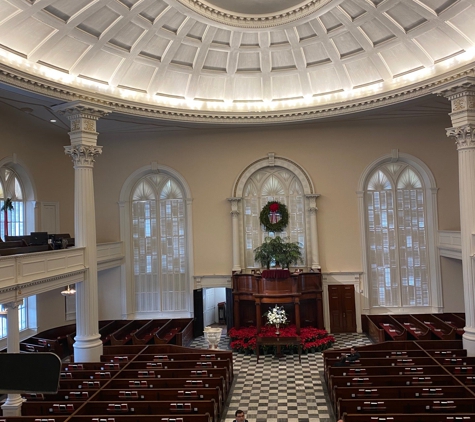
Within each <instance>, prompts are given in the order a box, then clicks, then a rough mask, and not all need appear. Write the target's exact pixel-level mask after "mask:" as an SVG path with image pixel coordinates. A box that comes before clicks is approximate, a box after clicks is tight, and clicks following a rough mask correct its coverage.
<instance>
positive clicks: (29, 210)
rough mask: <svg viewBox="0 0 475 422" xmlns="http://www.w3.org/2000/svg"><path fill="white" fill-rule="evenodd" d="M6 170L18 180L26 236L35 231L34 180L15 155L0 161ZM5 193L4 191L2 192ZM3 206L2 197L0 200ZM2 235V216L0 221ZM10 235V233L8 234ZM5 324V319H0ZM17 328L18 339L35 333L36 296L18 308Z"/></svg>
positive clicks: (0, 345)
mask: <svg viewBox="0 0 475 422" xmlns="http://www.w3.org/2000/svg"><path fill="white" fill-rule="evenodd" d="M2 168H6V169H8V170H10V171H12V172H13V173H14V174H15V176H16V177H17V179H18V183H19V184H20V186H21V189H22V201H23V216H24V220H23V233H21V234H28V233H31V232H32V231H35V207H36V198H37V195H36V187H35V184H34V179H33V177H32V176H31V175H30V173H29V171H28V170H27V167H26V165H25V164H24V163H23V162H22V161H21V160H19V159H18V157H17V156H16V154H13V155H12V156H7V157H4V158H3V159H1V160H0V169H2ZM4 193H5V191H4ZM0 200H1V201H2V204H3V197H2V198H0ZM1 225H2V234H3V216H2V219H1ZM9 234H10V233H9ZM2 319H4V320H5V322H6V318H2ZM19 328H20V338H27V337H30V336H32V335H34V334H35V333H36V330H37V323H36V296H29V297H27V298H25V300H24V303H23V305H22V306H21V307H20V308H19ZM3 347H6V337H4V338H3V339H0V348H3Z"/></svg>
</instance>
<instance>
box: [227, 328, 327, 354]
mask: <svg viewBox="0 0 475 422" xmlns="http://www.w3.org/2000/svg"><path fill="white" fill-rule="evenodd" d="M228 335H229V337H231V343H230V346H231V349H232V350H234V351H236V352H239V353H246V354H252V353H254V352H255V350H256V347H257V340H256V338H257V328H256V327H242V328H238V329H236V328H231V329H230V330H229V333H228ZM259 336H260V337H276V333H275V328H274V327H272V326H264V327H262V328H261V332H260V333H259ZM296 336H297V332H296V327H295V325H289V326H287V327H283V328H281V329H280V335H279V337H296ZM300 339H301V344H302V351H303V352H304V353H314V352H321V351H323V350H325V349H328V348H330V347H331V346H333V343H334V342H335V337H333V336H332V335H329V334H328V332H327V331H325V330H320V329H318V328H314V327H304V328H301V329H300ZM282 351H283V352H288V353H297V347H296V346H285V348H284V350H282ZM263 353H264V354H266V353H275V350H274V346H267V347H266V348H265V349H264V350H263Z"/></svg>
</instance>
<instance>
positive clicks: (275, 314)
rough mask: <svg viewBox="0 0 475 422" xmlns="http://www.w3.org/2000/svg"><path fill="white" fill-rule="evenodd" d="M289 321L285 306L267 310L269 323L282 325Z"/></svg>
mask: <svg viewBox="0 0 475 422" xmlns="http://www.w3.org/2000/svg"><path fill="white" fill-rule="evenodd" d="M286 322H287V314H286V313H285V310H284V307H283V306H277V305H275V307H273V308H271V309H269V310H268V311H267V324H269V325H282V324H285V323H286Z"/></svg>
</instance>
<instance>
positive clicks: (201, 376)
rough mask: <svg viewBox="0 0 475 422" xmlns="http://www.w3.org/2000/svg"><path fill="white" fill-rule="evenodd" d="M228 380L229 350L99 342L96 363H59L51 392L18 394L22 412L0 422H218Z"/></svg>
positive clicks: (229, 379)
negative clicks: (54, 390)
mask: <svg viewBox="0 0 475 422" xmlns="http://www.w3.org/2000/svg"><path fill="white" fill-rule="evenodd" d="M110 323H112V322H110ZM152 325H153V324H150V326H152ZM104 327H105V326H104ZM131 327H132V326H131ZM122 328H123V327H122ZM174 328H175V327H174ZM134 329H135V325H134ZM175 337H176V336H175ZM131 338H132V337H130V339H131ZM232 381H233V358H232V352H231V351H220V350H213V351H212V353H210V351H209V350H199V349H194V348H188V347H184V346H178V345H172V344H153V342H152V343H151V344H149V345H133V344H130V345H112V346H104V353H103V355H102V356H101V362H87V363H86V362H85V363H81V362H73V363H63V364H62V370H61V373H60V380H59V389H58V391H57V393H56V394H23V395H22V396H23V398H24V399H25V401H24V402H23V404H22V416H21V417H0V422H64V421H66V420H67V421H68V422H103V421H104V422H152V421H153V422H219V420H220V418H221V416H222V412H223V406H224V404H225V402H226V400H227V398H228V395H229V391H230V387H231V383H232Z"/></svg>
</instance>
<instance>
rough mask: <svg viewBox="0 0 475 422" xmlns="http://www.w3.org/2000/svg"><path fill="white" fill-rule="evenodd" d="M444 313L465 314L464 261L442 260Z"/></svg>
mask: <svg viewBox="0 0 475 422" xmlns="http://www.w3.org/2000/svg"><path fill="white" fill-rule="evenodd" d="M440 271H441V278H442V294H443V297H444V312H465V303H464V300H463V275H462V261H461V260H460V259H452V258H445V257H441V258H440Z"/></svg>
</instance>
